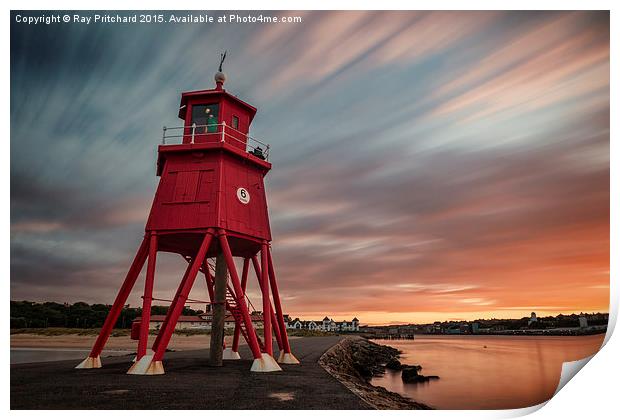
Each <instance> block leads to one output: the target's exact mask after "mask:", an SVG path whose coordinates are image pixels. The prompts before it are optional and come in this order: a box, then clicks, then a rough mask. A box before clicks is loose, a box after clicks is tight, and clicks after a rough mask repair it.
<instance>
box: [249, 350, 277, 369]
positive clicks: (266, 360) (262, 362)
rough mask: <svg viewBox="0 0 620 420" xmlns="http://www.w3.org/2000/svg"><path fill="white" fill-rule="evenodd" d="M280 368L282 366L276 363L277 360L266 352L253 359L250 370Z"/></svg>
mask: <svg viewBox="0 0 620 420" xmlns="http://www.w3.org/2000/svg"><path fill="white" fill-rule="evenodd" d="M280 370H282V368H281V367H280V366H279V365H278V362H276V361H275V359H274V358H273V357H271V356H270V355H269V354H267V353H263V354H262V355H261V358H260V359H254V363H252V368H251V369H250V371H252V372H277V371H280Z"/></svg>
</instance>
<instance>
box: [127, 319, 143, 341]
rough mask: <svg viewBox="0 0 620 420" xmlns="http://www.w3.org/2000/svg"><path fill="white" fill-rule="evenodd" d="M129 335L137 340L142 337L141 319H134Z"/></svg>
mask: <svg viewBox="0 0 620 420" xmlns="http://www.w3.org/2000/svg"><path fill="white" fill-rule="evenodd" d="M129 337H130V338H131V339H132V340H136V341H137V340H139V339H140V321H134V322H132V323H131V334H130V336H129Z"/></svg>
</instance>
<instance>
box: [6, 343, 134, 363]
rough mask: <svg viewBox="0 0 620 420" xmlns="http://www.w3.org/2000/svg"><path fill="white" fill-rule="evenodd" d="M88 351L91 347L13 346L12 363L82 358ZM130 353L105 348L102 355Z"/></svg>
mask: <svg viewBox="0 0 620 420" xmlns="http://www.w3.org/2000/svg"><path fill="white" fill-rule="evenodd" d="M88 353H90V349H63V348H30V347H11V364H12V365H13V364H16V363H33V362H54V361H57V360H81V359H84V358H85V357H86V356H88ZM129 353H130V352H129V351H126V350H104V351H103V352H102V353H101V355H102V356H122V355H124V354H129Z"/></svg>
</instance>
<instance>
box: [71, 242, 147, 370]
mask: <svg viewBox="0 0 620 420" xmlns="http://www.w3.org/2000/svg"><path fill="white" fill-rule="evenodd" d="M147 253H148V239H147V237H146V236H145V237H144V239H143V240H142V243H141V244H140V248H138V252H137V253H136V256H135V257H134V260H133V262H132V263H131V267H130V268H129V271H128V272H127V276H126V277H125V281H123V285H122V286H121V289H120V290H119V292H118V295H116V299H115V300H114V303H113V304H112V308H111V309H110V312H109V313H108V316H107V317H106V319H105V322H104V323H103V327H101V331H100V332H99V336H97V341H95V344H94V345H93V349H92V350H91V352H90V355H89V356H88V357H87V358H86V359H85V360H84V361H83V362H82V363H80V364H79V365H77V366H76V368H77V369H91V368H99V367H101V359H100V358H99V356H100V355H101V351H102V350H103V347H104V346H105V343H106V342H107V341H108V338H109V337H110V334H111V333H112V330H113V329H114V325H115V324H116V321H117V320H118V317H119V315H120V314H121V311H122V309H123V306H125V302H126V301H127V298H128V297H129V293H131V289H133V286H134V284H136V279H137V278H138V275H139V274H140V271H142V267H143V266H144V261H146V256H147Z"/></svg>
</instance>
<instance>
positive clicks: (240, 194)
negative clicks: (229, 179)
mask: <svg viewBox="0 0 620 420" xmlns="http://www.w3.org/2000/svg"><path fill="white" fill-rule="evenodd" d="M237 199H238V200H239V201H240V202H241V203H242V204H248V203H249V202H250V193H249V192H248V190H246V189H245V188H243V187H241V188H238V189H237Z"/></svg>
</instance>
